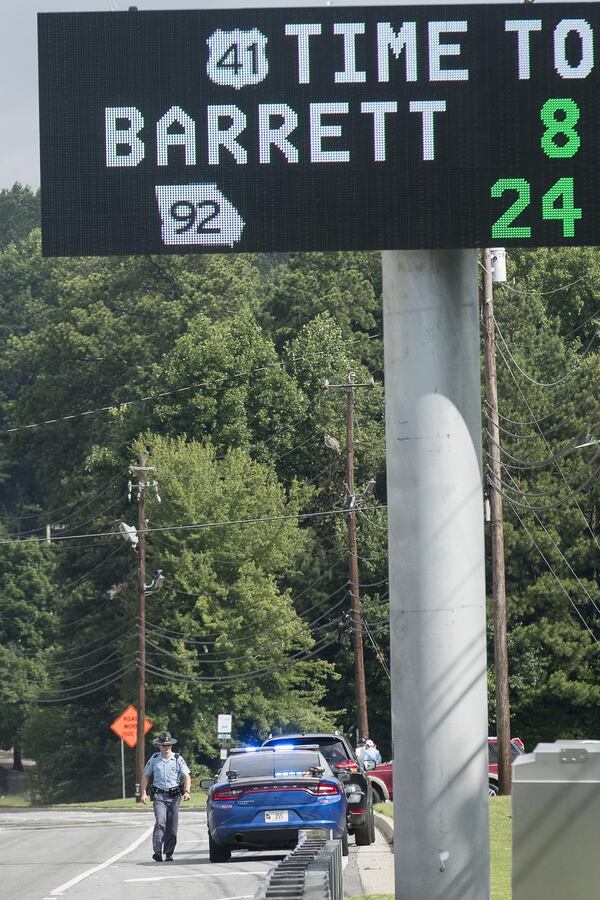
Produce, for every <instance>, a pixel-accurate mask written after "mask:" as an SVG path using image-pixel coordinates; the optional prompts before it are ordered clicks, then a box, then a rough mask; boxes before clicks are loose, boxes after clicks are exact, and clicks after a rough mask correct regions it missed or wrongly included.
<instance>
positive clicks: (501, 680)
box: [482, 249, 512, 794]
mask: <svg viewBox="0 0 600 900" xmlns="http://www.w3.org/2000/svg"><path fill="white" fill-rule="evenodd" d="M482 258H483V330H484V337H485V383H486V393H487V417H486V421H487V435H488V468H489V477H488V484H489V495H490V496H489V500H490V511H491V540H492V593H493V602H494V669H495V676H496V729H497V730H496V733H497V736H498V745H497V751H498V785H499V790H500V793H501V794H510V792H511V781H512V779H511V752H510V700H509V692H508V649H507V638H506V579H505V574H504V518H503V509H502V494H501V493H500V484H501V468H500V426H499V420H498V383H497V378H496V332H495V328H494V288H493V281H492V255H491V252H490V250H487V249H486V250H483V251H482Z"/></svg>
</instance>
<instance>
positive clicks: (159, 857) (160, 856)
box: [152, 853, 162, 862]
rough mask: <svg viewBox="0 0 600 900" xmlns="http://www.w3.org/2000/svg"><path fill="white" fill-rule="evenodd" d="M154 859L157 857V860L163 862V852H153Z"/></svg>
mask: <svg viewBox="0 0 600 900" xmlns="http://www.w3.org/2000/svg"><path fill="white" fill-rule="evenodd" d="M152 859H155V860H156V862H162V853H153V854H152Z"/></svg>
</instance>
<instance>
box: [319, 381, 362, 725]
mask: <svg viewBox="0 0 600 900" xmlns="http://www.w3.org/2000/svg"><path fill="white" fill-rule="evenodd" d="M355 379H356V376H355V374H354V372H350V373H349V375H348V381H347V382H346V384H327V387H328V388H343V389H344V390H345V391H346V489H347V493H348V562H349V574H350V597H351V609H352V634H353V638H354V681H355V688H356V723H357V727H358V734H359V737H361V738H368V737H369V716H368V711H367V688H366V683H365V657H364V648H363V625H362V615H361V609H360V587H359V585H360V581H359V575H358V550H357V540H356V508H357V503H356V495H355V493H354V388H356V387H373V382H372V381H369V382H366V383H365V384H359V383H358V382H357V381H356V380H355Z"/></svg>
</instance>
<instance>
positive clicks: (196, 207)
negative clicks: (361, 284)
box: [38, 3, 600, 255]
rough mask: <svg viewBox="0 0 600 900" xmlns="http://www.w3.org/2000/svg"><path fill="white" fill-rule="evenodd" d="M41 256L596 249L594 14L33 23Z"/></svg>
mask: <svg viewBox="0 0 600 900" xmlns="http://www.w3.org/2000/svg"><path fill="white" fill-rule="evenodd" d="M38 26H39V27H38V30H39V80H40V126H41V175H42V178H41V189H42V227H43V252H44V253H45V254H46V255H108V254H128V253H169V252H176V253H180V252H199V251H200V252H201V251H213V252H216V251H217V252H224V251H235V252H239V251H269V252H270V251H310V250H351V249H408V248H422V249H429V248H453V247H455V248H458V247H478V246H490V245H492V246H493V245H494V244H498V243H500V244H502V245H508V246H510V245H511V244H513V245H514V244H517V245H521V246H541V245H545V246H559V245H564V246H570V245H576V244H591V245H594V244H600V60H599V46H600V4H598V3H568V4H566V3H565V4H539V3H535V4H527V5H522V4H510V5H509V4H506V5H504V4H503V5H481V6H467V5H465V6H462V5H457V6H455V5H447V6H381V7H375V6H366V7H345V8H341V7H337V8H332V7H323V8H314V7H312V8H294V7H288V8H285V9H275V8H266V9H231V8H230V9H227V10H214V9H212V10H193V11H169V12H156V11H147V12H146V11H136V10H131V11H127V12H106V13H58V14H40V15H39V17H38Z"/></svg>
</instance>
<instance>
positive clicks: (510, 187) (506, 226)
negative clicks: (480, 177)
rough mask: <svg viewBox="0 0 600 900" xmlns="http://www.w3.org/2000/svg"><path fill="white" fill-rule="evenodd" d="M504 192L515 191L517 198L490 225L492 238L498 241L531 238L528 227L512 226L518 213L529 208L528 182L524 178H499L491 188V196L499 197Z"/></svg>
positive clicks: (529, 193) (529, 191) (529, 192)
mask: <svg viewBox="0 0 600 900" xmlns="http://www.w3.org/2000/svg"><path fill="white" fill-rule="evenodd" d="M505 191H516V192H517V194H518V196H517V199H516V200H515V202H514V203H513V204H512V205H511V206H509V207H508V209H507V210H506V212H505V213H503V214H502V215H501V216H500V218H499V219H498V220H497V221H496V222H494V224H493V225H492V237H493V238H499V239H502V238H528V237H531V228H530V227H529V226H528V225H513V224H512V222H514V220H515V219H516V218H517V216H518V215H519V213H522V212H523V210H524V209H525V208H526V207H527V206H529V203H530V201H531V190H530V188H529V182H528V181H525V179H524V178H499V179H498V181H497V182H496V183H495V184H493V185H492V187H491V196H492V197H501V196H502V194H503V193H504V192H505Z"/></svg>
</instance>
